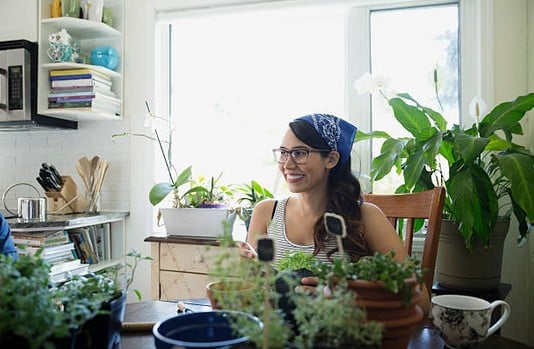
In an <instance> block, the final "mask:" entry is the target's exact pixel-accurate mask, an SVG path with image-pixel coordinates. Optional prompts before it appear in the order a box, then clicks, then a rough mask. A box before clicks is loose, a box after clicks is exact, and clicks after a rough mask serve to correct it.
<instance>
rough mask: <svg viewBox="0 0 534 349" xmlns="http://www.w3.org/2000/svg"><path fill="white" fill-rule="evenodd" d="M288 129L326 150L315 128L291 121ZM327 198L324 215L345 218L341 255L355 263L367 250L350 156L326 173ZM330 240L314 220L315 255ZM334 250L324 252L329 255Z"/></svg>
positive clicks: (357, 189)
mask: <svg viewBox="0 0 534 349" xmlns="http://www.w3.org/2000/svg"><path fill="white" fill-rule="evenodd" d="M289 127H290V128H291V130H292V131H293V133H294V134H295V136H297V138H298V139H300V140H301V141H302V142H304V143H306V144H307V145H309V146H310V147H312V148H315V149H330V147H329V146H328V144H327V143H326V141H325V140H324V139H323V138H322V137H321V135H320V134H319V133H318V132H317V131H316V130H315V128H314V127H313V126H312V125H311V124H310V123H308V122H306V121H304V120H294V121H292V122H290V123H289ZM321 156H323V157H327V156H328V154H327V153H321ZM327 195H328V198H327V203H326V211H327V212H335V213H337V214H339V215H341V216H342V217H343V218H344V219H345V223H346V226H347V238H345V239H344V241H343V247H344V249H345V252H346V253H348V254H349V256H351V259H353V260H356V259H359V258H360V257H361V256H364V255H367V254H368V247H367V244H366V242H365V238H364V234H363V224H362V222H361V216H362V214H361V209H360V204H361V202H362V196H361V186H360V182H359V181H358V179H357V178H356V177H355V176H354V175H353V174H352V171H351V161H350V157H349V160H348V161H347V163H346V164H345V165H344V166H343V167H342V168H338V167H337V166H336V167H335V168H334V169H333V170H332V171H330V174H329V177H328V192H327ZM329 238H332V237H330V236H329V235H328V233H327V232H326V230H325V228H324V225H323V219H322V217H321V218H319V219H318V220H317V222H316V223H315V227H314V233H313V240H314V244H315V250H314V251H313V254H314V255H316V254H317V253H319V251H320V250H324V249H325V246H326V240H327V239H329ZM336 251H337V248H336V249H334V250H332V251H327V256H328V257H329V258H330V256H331V255H332V254H333V253H334V252H336Z"/></svg>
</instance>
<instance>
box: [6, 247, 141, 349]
mask: <svg viewBox="0 0 534 349" xmlns="http://www.w3.org/2000/svg"><path fill="white" fill-rule="evenodd" d="M40 253H41V252H40V251H38V252H37V253H36V255H35V256H33V255H22V256H19V259H18V260H17V261H14V260H13V259H11V258H6V257H5V256H3V255H1V256H0V264H1V265H2V268H0V309H2V311H0V346H2V347H8V348H11V347H17V348H18V347H22V348H32V349H34V348H50V347H53V346H55V347H56V348H69V349H72V348H77V349H82V348H84V349H86V348H99V349H101V348H108V349H110V348H113V347H114V345H116V343H118V341H119V340H120V327H121V324H122V320H123V317H124V307H125V304H126V293H127V287H126V288H122V287H121V286H120V284H119V283H118V282H116V281H115V279H113V278H110V277H108V276H107V275H106V274H93V273H90V274H88V275H83V276H82V275H75V276H73V277H72V278H70V279H69V280H67V281H66V282H63V283H61V284H56V283H54V282H52V281H51V279H50V277H49V273H50V268H51V265H50V264H49V263H48V262H47V261H45V260H44V259H42V258H40ZM128 255H129V256H132V257H134V255H135V257H134V258H135V263H134V265H136V264H137V262H138V261H139V260H143V259H150V257H142V256H141V255H139V254H138V253H136V252H135V251H132V252H131V253H130V254H128ZM134 273H135V267H134V268H133V269H130V270H129V272H128V273H127V274H128V279H129V280H133V276H134ZM129 284H131V282H130V283H129ZM129 284H128V286H129Z"/></svg>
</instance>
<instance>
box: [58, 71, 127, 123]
mask: <svg viewBox="0 0 534 349" xmlns="http://www.w3.org/2000/svg"><path fill="white" fill-rule="evenodd" d="M49 78H50V93H49V94H48V107H49V108H50V109H72V108H76V109H80V108H82V109H83V110H87V109H90V110H92V111H97V112H105V113H111V114H114V115H120V110H121V101H120V99H119V98H117V95H116V94H115V93H114V92H113V91H112V84H113V82H112V80H111V79H110V78H109V77H108V76H107V75H105V74H103V73H101V72H99V71H97V70H93V69H90V68H77V69H61V70H51V71H50V77H49Z"/></svg>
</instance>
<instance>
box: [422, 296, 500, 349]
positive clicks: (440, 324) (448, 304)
mask: <svg viewBox="0 0 534 349" xmlns="http://www.w3.org/2000/svg"><path fill="white" fill-rule="evenodd" d="M499 306H501V307H502V310H503V312H502V314H501V316H500V318H499V320H497V322H496V323H495V324H493V326H491V327H490V323H491V314H492V313H493V311H494V310H495V309H496V308H497V307H499ZM508 317H510V305H509V304H508V303H506V302H505V301H502V300H497V301H494V302H492V303H490V302H488V301H485V300H483V299H481V298H477V297H471V296H463V295H440V296H434V297H432V305H431V312H430V318H431V319H432V322H433V323H434V326H436V327H437V329H438V330H439V333H440V336H441V337H442V338H443V340H444V341H445V345H447V347H449V348H469V347H472V346H476V345H477V344H478V343H481V342H483V341H484V340H485V339H486V338H488V337H489V336H490V335H492V334H493V333H494V332H495V331H497V330H498V329H499V328H500V327H501V326H502V325H503V324H504V323H505V322H506V320H508Z"/></svg>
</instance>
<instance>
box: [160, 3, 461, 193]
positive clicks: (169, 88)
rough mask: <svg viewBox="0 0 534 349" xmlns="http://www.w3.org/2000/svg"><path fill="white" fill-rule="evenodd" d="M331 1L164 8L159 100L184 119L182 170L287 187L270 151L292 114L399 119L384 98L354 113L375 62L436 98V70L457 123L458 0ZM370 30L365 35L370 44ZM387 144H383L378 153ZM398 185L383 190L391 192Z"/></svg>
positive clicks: (178, 139)
mask: <svg viewBox="0 0 534 349" xmlns="http://www.w3.org/2000/svg"><path fill="white" fill-rule="evenodd" d="M419 2H420V1H419ZM324 3H325V4H327V5H329V6H327V5H325V6H322V7H321V8H319V9H318V8H314V7H310V6H308V7H295V6H288V5H285V6H284V5H279V6H252V7H247V8H246V9H244V7H235V8H232V7H223V8H222V9H219V10H191V11H181V12H177V13H167V14H165V13H163V14H160V15H159V17H158V28H159V34H158V35H159V36H158V39H159V40H158V42H160V43H162V49H161V50H157V52H158V53H159V54H160V55H162V57H160V59H157V60H156V61H162V62H165V64H164V66H165V68H164V69H162V71H163V74H162V83H161V85H160V88H161V90H162V93H161V95H163V96H162V98H161V99H162V104H164V105H166V107H165V108H163V109H164V110H169V115H171V118H172V120H173V123H174V124H175V125H176V129H175V131H174V133H173V151H172V153H173V160H174V163H175V164H177V165H178V167H179V168H178V170H180V169H183V168H185V167H186V166H187V165H190V164H191V165H193V172H194V175H206V176H211V175H214V176H216V175H218V174H219V173H220V172H221V171H223V180H224V182H225V183H242V182H248V181H250V180H251V179H256V180H258V181H259V182H260V183H262V184H263V185H265V186H267V187H269V188H270V189H272V190H273V191H274V192H275V193H278V194H280V195H281V194H283V193H285V183H283V181H281V180H280V177H279V174H278V170H277V166H276V164H275V162H274V160H273V157H272V154H271V149H272V148H274V147H276V146H278V145H279V142H280V139H281V137H282V135H283V132H284V131H285V129H286V127H287V123H288V122H289V121H290V120H291V119H293V118H294V117H297V116H301V115H305V114H309V113H315V112H322V113H331V114H334V115H338V116H340V117H344V118H348V119H349V120H351V121H353V122H354V123H355V124H356V125H358V126H360V127H362V128H363V129H370V128H376V129H387V128H386V126H388V125H391V126H393V125H394V121H392V120H391V118H392V116H391V114H388V113H385V112H384V110H383V108H382V107H381V104H380V101H379V100H378V99H373V100H372V105H370V106H369V108H368V109H369V110H367V111H366V113H361V112H360V111H358V110H355V107H357V108H361V104H358V103H356V106H355V104H354V103H352V102H351V99H352V98H353V95H355V94H356V91H355V90H354V89H353V82H354V80H355V79H356V78H358V77H359V76H361V74H362V73H363V72H366V71H372V72H380V73H382V74H383V75H388V76H389V77H390V78H391V80H392V81H393V82H394V84H395V85H394V86H396V87H397V90H398V91H405V92H409V93H410V94H412V95H413V96H414V97H416V98H418V99H420V100H421V101H422V102H424V103H427V104H429V105H434V104H433V103H431V102H430V101H433V100H435V99H434V93H433V86H432V80H431V77H432V74H431V73H432V71H433V69H434V68H435V67H438V71H439V72H440V73H441V74H440V75H441V77H440V86H441V88H440V97H441V98H442V103H443V104H444V106H445V107H446V108H447V109H446V110H445V111H444V115H445V116H446V117H449V118H450V121H449V122H457V118H458V91H459V88H458V65H459V64H458V48H457V47H458V5H457V4H456V3H453V4H447V5H442V4H438V5H433V6H419V7H408V8H402V9H387V8H383V7H382V8H377V9H375V8H367V7H353V8H350V7H348V6H347V4H346V2H345V5H340V4H339V3H342V2H339V3H338V5H337V6H334V5H332V3H336V2H331V1H325V2H324ZM426 3H427V4H428V3H429V2H428V1H427V2H426ZM390 7H391V5H390ZM249 8H251V9H252V10H250V9H249ZM362 9H363V10H362ZM355 11H356V12H359V13H361V14H363V16H364V17H357V16H354V15H353V13H354V12H355ZM407 24H409V25H407ZM360 33H366V35H367V37H366V38H365V39H364V40H361V41H360V38H361V34H360ZM354 47H356V48H357V49H352V48H354ZM166 67H168V69H167V68H166ZM354 72H359V75H355V74H354ZM167 78H168V81H166V79H167ZM160 110H161V108H160ZM365 115H369V118H370V120H372V121H371V122H369V120H366V116H365ZM388 118H389V119H388ZM393 127H394V126H393ZM393 131H394V130H392V134H395V132H393ZM378 147H379V145H378V144H373V149H372V152H373V153H374V154H376V152H377V151H378V149H379V148H378ZM157 151H159V150H157ZM359 152H360V154H357V158H356V159H355V160H356V161H353V166H354V167H355V171H358V172H360V171H362V172H368V171H369V168H366V166H367V167H368V166H369V165H368V164H369V163H370V158H371V151H370V149H368V150H364V151H362V150H361V149H360V150H359ZM362 154H365V155H362ZM358 157H359V158H358ZM367 157H368V158H369V159H364V158H367ZM366 164H367V165H366ZM161 172H162V177H163V176H164V175H165V169H162V171H161ZM393 183H394V182H391V183H385V186H384V188H380V190H379V187H378V186H375V191H381V190H382V191H390V190H392V189H390V187H391V186H393Z"/></svg>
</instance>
